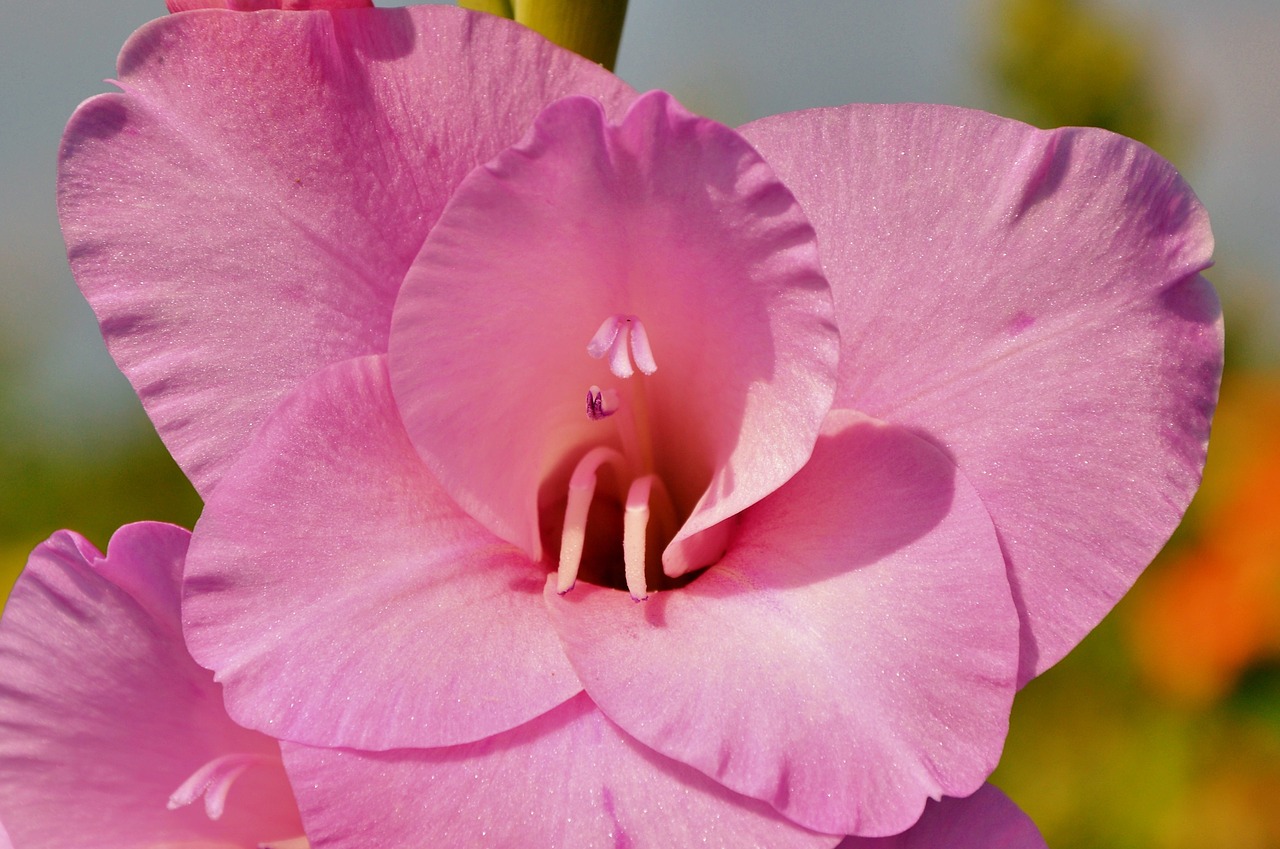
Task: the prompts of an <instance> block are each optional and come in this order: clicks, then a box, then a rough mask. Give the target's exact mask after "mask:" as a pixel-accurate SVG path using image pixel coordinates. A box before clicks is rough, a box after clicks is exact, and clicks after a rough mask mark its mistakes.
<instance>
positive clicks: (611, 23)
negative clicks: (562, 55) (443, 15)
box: [458, 0, 627, 71]
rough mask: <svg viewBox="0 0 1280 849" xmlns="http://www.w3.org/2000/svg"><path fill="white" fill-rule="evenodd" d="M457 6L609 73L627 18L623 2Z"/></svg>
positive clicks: (462, 1) (470, 1) (506, 1)
mask: <svg viewBox="0 0 1280 849" xmlns="http://www.w3.org/2000/svg"><path fill="white" fill-rule="evenodd" d="M458 5H459V6H462V7H463V8H464V9H474V10H476V11H478V12H488V13H489V14H491V15H500V16H502V17H504V18H511V19H512V20H515V21H516V22H518V23H522V24H524V25H525V26H527V27H528V28H529V29H531V30H534V31H536V32H539V33H542V35H544V36H546V37H547V38H548V39H550V40H551V41H554V42H555V43H556V44H558V45H560V46H561V47H564V48H567V49H569V50H572V51H573V52H575V53H578V54H580V55H582V56H585V57H587V58H588V59H590V60H591V61H593V62H598V63H599V64H601V65H604V66H605V67H606V68H608V69H609V70H611V71H612V70H613V66H614V63H615V62H616V61H617V58H618V43H619V42H620V41H621V40H622V22H623V19H625V18H626V16H627V0H458Z"/></svg>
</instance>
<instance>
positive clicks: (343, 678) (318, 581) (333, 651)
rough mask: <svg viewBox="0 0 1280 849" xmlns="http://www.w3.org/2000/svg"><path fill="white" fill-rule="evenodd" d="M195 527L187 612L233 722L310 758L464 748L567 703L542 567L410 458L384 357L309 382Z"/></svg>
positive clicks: (568, 676)
mask: <svg viewBox="0 0 1280 849" xmlns="http://www.w3.org/2000/svg"><path fill="white" fill-rule="evenodd" d="M259 433H260V435H259V437H258V439H256V440H255V442H254V443H253V445H251V446H250V447H249V448H248V449H247V450H246V451H245V453H244V454H243V455H242V457H241V459H240V460H239V461H238V462H237V463H236V464H235V465H233V466H232V467H231V468H230V469H228V471H227V474H226V476H225V477H224V479H223V483H221V484H220V485H219V486H218V489H217V490H216V491H215V492H214V494H213V496H212V497H211V498H210V499H209V502H208V504H207V505H206V507H205V511H204V515H203V516H202V517H201V519H200V522H199V524H198V525H196V531H195V537H194V539H193V541H192V545H191V555H190V557H189V558H188V561H187V580H186V585H185V588H184V589H185V593H186V600H185V603H184V608H183V614H184V616H185V619H186V623H185V624H186V629H187V632H186V633H187V639H188V641H189V642H190V645H191V651H192V654H193V655H194V656H195V657H196V659H197V660H199V661H200V662H201V663H203V664H204V665H206V666H208V667H209V668H211V669H213V670H214V671H216V672H217V674H218V680H219V681H221V682H222V683H223V684H224V685H225V687H226V693H227V695H226V698H227V705H228V710H229V712H230V713H231V715H232V716H234V717H235V718H236V719H237V721H239V722H241V723H242V724H244V725H247V726H249V727H252V728H258V729H262V730H265V731H268V732H269V733H271V734H272V735H273V736H276V737H281V738H288V739H290V740H297V741H301V742H307V743H312V744H316V745H335V746H354V747H358V748H365V749H385V748H390V747H396V746H438V745H451V744H454V743H460V742H468V741H471V740H476V739H479V738H481V737H487V736H489V735H491V734H494V733H497V732H499V731H504V730H506V729H508V728H512V727H514V726H515V725H518V724H520V723H522V722H525V721H526V720H529V719H531V718H533V717H534V716H537V715H538V714H540V713H543V712H545V711H547V710H549V709H550V708H552V707H554V706H555V705H558V704H560V703H561V702H563V701H564V700H565V699H568V698H570V697H571V696H573V695H574V694H575V693H577V692H579V690H580V689H581V685H579V684H578V681H577V678H576V677H575V676H574V674H573V670H572V669H571V668H570V667H569V665H568V662H567V660H566V659H565V657H564V654H563V651H562V649H561V648H560V644H559V641H558V640H557V639H556V637H555V634H554V633H553V632H552V630H551V626H550V625H549V623H548V622H547V620H546V613H545V610H544V608H543V603H542V597H541V593H542V584H543V581H544V579H545V577H546V569H545V568H544V567H542V566H539V565H538V564H536V563H533V562H531V561H530V560H529V559H528V558H526V557H525V556H524V555H523V554H521V553H520V552H519V551H517V550H516V549H514V548H513V547H512V546H510V545H507V544H505V543H502V542H501V541H499V540H497V539H495V538H494V537H493V536H492V535H491V534H489V532H488V531H486V530H484V528H482V527H480V525H478V524H477V523H476V522H475V521H473V520H472V519H471V518H469V517H468V516H466V515H465V514H464V513H462V512H461V511H460V510H458V508H457V507H456V506H455V505H454V504H453V503H452V502H451V501H449V499H448V497H447V496H446V495H445V494H444V492H443V491H442V490H441V489H440V487H439V485H438V484H437V483H436V482H435V481H434V480H433V479H432V477H431V476H430V474H429V473H428V472H427V471H426V469H425V468H424V467H423V465H422V463H421V461H419V460H418V457H417V454H416V453H415V452H414V450H413V446H412V445H410V444H409V440H408V438H407V437H406V436H405V433H404V428H403V426H402V425H401V424H400V420H399V419H398V418H397V417H396V412H395V407H394V404H393V402H392V400H391V395H390V390H389V388H388V386H387V379H386V373H385V366H384V360H383V358H382V357H366V358H362V359H358V360H351V361H348V362H345V363H340V364H338V365H336V366H333V367H331V368H329V369H327V370H325V371H323V372H321V373H319V374H317V375H315V376H314V377H312V378H311V379H309V380H308V381H306V382H305V383H303V384H302V386H301V387H299V388H298V389H297V390H296V391H295V392H294V393H293V394H291V395H290V396H289V397H288V398H287V399H286V400H285V401H284V402H283V403H282V404H281V406H280V407H279V409H278V410H277V411H276V412H275V413H274V414H272V416H271V417H270V418H268V419H267V421H266V422H265V423H264V424H263V426H262V428H261V429H260V431H259Z"/></svg>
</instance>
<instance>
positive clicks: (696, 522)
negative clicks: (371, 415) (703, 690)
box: [389, 92, 838, 574]
mask: <svg viewBox="0 0 1280 849" xmlns="http://www.w3.org/2000/svg"><path fill="white" fill-rule="evenodd" d="M606 119H607V116H606V115H605V114H604V113H603V112H602V111H601V109H600V107H599V105H598V104H596V103H595V102H594V101H591V100H588V99H586V98H568V99H565V100H563V101H560V102H558V103H556V104H555V105H553V106H551V107H550V108H548V109H547V110H546V111H544V112H543V113H542V115H540V116H539V118H538V121H537V123H536V124H535V125H534V127H533V129H532V131H531V132H530V133H529V135H528V136H527V137H526V138H525V139H524V140H523V141H522V142H521V143H520V144H518V145H516V146H514V147H512V148H510V149H508V150H507V151H505V152H503V153H502V154H501V155H500V156H499V157H498V158H497V159H495V160H494V161H493V162H490V163H489V164H487V165H486V166H485V167H483V168H480V169H477V170H476V171H474V172H473V173H472V174H471V175H470V176H469V177H468V178H467V179H466V180H465V181H463V183H462V185H461V186H460V187H459V189H458V191H457V193H456V194H455V195H454V197H453V199H452V200H451V201H450V204H449V207H448V208H447V209H446V211H445V213H444V215H443V217H442V218H441V220H440V222H439V224H438V225H437V226H436V228H435V229H434V230H433V231H432V232H431V235H430V236H429V237H428V238H427V241H426V244H425V245H424V246H423V250H422V253H421V254H420V255H419V257H418V259H417V260H416V261H415V263H414V266H413V268H412V269H410V271H409V274H408V276H407V277H406V279H405V284H404V289H403V292H402V294H401V296H400V300H399V302H398V303H397V304H396V309H395V316H394V319H393V324H392V331H391V348H390V354H389V361H390V364H391V377H392V387H393V389H394V391H395V395H396V401H397V402H398V404H399V405H400V409H401V412H402V415H403V416H404V420H405V426H406V428H407V429H408V431H409V435H410V437H411V438H412V439H413V440H414V444H415V445H417V446H418V448H419V449H420V450H421V452H422V454H423V456H424V458H425V459H426V461H427V463H428V465H429V466H430V467H431V468H432V470H433V471H435V472H436V473H437V475H438V476H439V478H440V480H441V482H442V483H443V484H444V486H445V488H446V489H447V490H448V491H449V492H450V494H451V495H453V496H454V498H455V499H457V501H458V502H459V504H461V505H462V507H463V509H465V510H467V512H469V513H470V514H471V515H473V516H475V517H476V518H477V519H479V520H480V521H481V522H483V523H484V524H485V525H486V526H487V527H489V528H490V529H491V530H493V531H494V532H495V533H497V534H498V535H499V536H501V537H503V538H504V539H507V540H509V541H511V542H513V543H515V544H517V545H519V546H521V547H522V548H523V549H525V550H526V551H528V552H530V554H531V555H533V556H535V557H536V556H538V555H539V553H540V550H541V540H540V536H539V518H538V508H539V490H540V487H542V486H543V485H544V484H548V482H549V486H548V490H549V491H550V492H551V493H552V494H555V493H557V492H558V493H559V494H560V496H561V497H563V488H562V486H563V484H564V483H565V482H566V481H567V471H568V467H570V466H571V465H572V463H574V462H576V461H577V460H578V459H579V458H580V457H581V455H582V454H584V453H586V451H587V450H588V449H589V448H590V447H592V446H593V445H595V444H600V443H602V442H605V441H609V442H613V443H614V444H615V445H616V444H617V439H618V437H617V436H612V435H610V434H611V432H612V430H613V426H612V424H610V425H602V424H601V423H599V422H596V421H592V420H591V419H590V418H589V417H588V416H586V415H585V414H584V410H583V403H582V397H583V392H584V391H585V390H586V389H587V388H588V387H589V386H592V385H599V386H602V387H608V386H616V388H617V389H618V391H619V393H620V394H621V397H622V404H623V406H624V409H623V411H622V412H620V413H618V414H617V415H615V416H614V417H612V418H611V419H609V420H608V421H609V422H611V423H616V422H620V421H623V420H624V419H627V418H628V416H629V415H632V414H631V413H629V412H628V408H629V409H632V410H636V409H640V408H643V409H644V410H647V412H645V413H637V414H635V415H641V416H642V417H643V419H644V421H643V422H641V423H640V425H639V426H640V427H641V428H647V430H648V433H647V434H646V433H642V434H641V435H640V439H641V440H642V441H648V442H650V443H651V450H652V455H653V462H654V464H655V465H656V469H654V470H656V471H657V472H658V474H659V475H660V476H661V477H662V478H663V479H664V480H665V481H666V484H667V486H668V488H669V489H670V490H671V492H672V494H673V497H674V499H675V501H676V502H677V506H678V507H682V508H683V510H684V512H686V513H688V512H690V511H691V512H692V515H691V516H690V517H689V519H688V521H687V522H686V523H685V526H684V528H683V529H682V530H681V531H680V533H679V534H678V535H677V536H676V540H675V542H674V546H675V548H676V549H677V550H679V549H681V548H682V547H683V546H684V545H685V542H684V541H685V539H686V538H689V537H691V536H692V535H693V534H695V533H696V532H698V531H701V530H703V529H705V528H708V527H711V526H712V525H715V524H716V523H717V522H720V521H723V520H724V519H727V518H728V517H730V516H732V515H734V514H735V513H737V512H739V511H740V510H742V508H744V507H746V506H747V505H748V504H751V503H752V502H754V501H756V500H758V499H759V498H761V497H762V496H763V495H765V494H767V493H768V492H770V491H772V490H773V489H776V488H777V486H778V485H779V484H781V483H782V482H783V481H785V480H786V479H787V478H788V477H790V476H791V475H792V474H794V473H795V471H796V470H797V469H798V468H799V467H800V466H801V465H802V464H803V463H804V461H805V460H806V459H808V456H809V452H810V450H811V449H812V446H813V440H814V439H815V438H816V435H817V431H818V428H819V426H820V425H821V422H822V417H823V415H824V414H825V413H826V411H827V409H828V407H829V406H830V398H831V392H832V391H834V381H835V369H836V356H837V351H838V342H837V338H836V333H835V328H834V325H833V324H832V323H831V313H830V308H831V305H830V296H829V294H828V292H827V286H826V282H825V281H824V280H823V279H822V275H821V272H820V270H819V263H818V257H817V253H816V250H815V244H814V240H813V232H812V230H811V228H810V227H809V224H808V222H807V221H806V220H805V218H804V216H803V214H802V213H801V212H800V210H799V208H798V207H797V206H796V203H795V201H794V199H793V198H792V197H791V195H790V193H788V192H787V190H786V189H785V188H784V187H783V186H782V185H781V184H780V183H779V182H778V181H777V179H776V178H775V177H774V176H773V173H772V172H771V171H770V170H769V168H768V166H767V165H765V164H764V162H762V161H761V160H760V158H759V156H757V155H756V153H755V152H754V151H753V150H752V149H751V148H750V146H749V145H747V144H746V143H745V142H743V140H742V139H741V138H740V137H739V136H738V135H737V134H736V133H735V132H733V131H732V130H730V129H728V128H727V127H724V126H721V125H720V124H717V123H715V122H713V121H709V120H706V119H704V118H698V117H695V116H693V115H690V114H689V113H687V112H685V111H684V110H683V109H682V108H681V107H680V106H679V105H678V104H676V103H675V102H674V101H673V100H671V98H670V96H669V95H667V94H665V93H663V92H652V93H650V94H647V95H644V96H643V97H642V98H640V99H639V100H638V101H636V103H635V105H634V106H633V107H632V108H631V110H630V111H629V112H628V113H627V114H626V116H625V117H624V118H623V119H622V121H621V122H620V123H619V124H616V125H614V124H609V123H607V120H606ZM618 314H622V315H635V316H637V317H639V319H640V320H641V321H642V323H643V324H642V326H643V328H644V331H647V332H646V333H645V336H646V337H647V341H648V343H649V347H650V348H651V349H652V352H653V358H654V359H655V360H656V361H657V363H658V364H659V367H658V369H657V371H656V373H655V374H653V375H652V376H646V377H642V376H640V375H638V374H637V375H636V376H634V377H632V378H630V379H627V380H619V379H618V378H616V377H615V376H614V375H613V374H611V373H610V371H609V366H608V363H607V361H606V360H597V359H594V358H592V357H590V356H588V355H587V351H586V349H587V345H588V343H589V342H591V341H592V340H593V338H594V337H595V335H596V333H597V331H598V330H599V329H600V328H601V322H602V321H604V320H605V319H608V318H609V317H610V316H613V315H618ZM632 347H633V348H634V347H635V341H634V338H633V339H632ZM640 350H642V351H643V345H641V346H640ZM641 359H643V358H641ZM638 365H643V363H638ZM640 392H643V396H644V398H643V400H641V399H640V398H639V397H638V396H637V393H640ZM618 447H625V446H621V445H619V446H618ZM557 471H559V474H557ZM690 544H692V543H690ZM669 559H670V560H672V561H673V562H683V558H682V557H681V555H680V554H679V553H675V552H673V553H672V555H671V557H670V558H669ZM695 565H698V566H701V565H706V561H703V562H701V563H697V564H695ZM683 571H685V570H684V568H673V569H672V570H669V574H679V573H680V572H683Z"/></svg>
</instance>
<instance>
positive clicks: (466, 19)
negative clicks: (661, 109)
mask: <svg viewBox="0 0 1280 849" xmlns="http://www.w3.org/2000/svg"><path fill="white" fill-rule="evenodd" d="M119 74H120V81H119V85H120V86H121V88H123V89H124V93H122V94H106V95H102V96H99V97H96V98H94V99H92V100H90V101H89V102H88V103H86V104H85V105H83V106H82V107H81V108H80V110H79V111H78V112H77V113H76V114H75V116H74V117H73V118H72V120H71V123H70V125H69V126H68V128H67V133H66V135H65V137H64V139H63V149H62V155H61V163H60V168H59V206H60V214H61V218H62V226H63V233H64V236H65V238H66V240H67V246H68V252H69V255H70V258H71V264H72V268H73V270H74V272H75V275H76V278H77V280H78V281H79V283H80V286H81V288H82V289H83V290H84V292H85V295H86V297H87V298H88V299H89V302H90V304H91V305H92V306H93V308H94V311H95V312H96V313H97V315H98V319H99V321H100V322H101V324H102V329H103V334H104V336H105V337H106V339H107V344H108V347H109V348H110V350H111V352H112V355H113V356H114V357H115V358H116V361H117V362H118V363H119V365H120V367H121V368H122V369H123V370H124V372H125V374H126V375H127V376H128V377H129V379H130V381H131V382H132V383H133V385H134V387H135V389H137V391H138V393H139V395H140V396H141V397H142V400H143V404H144V405H145V406H146V408H147V411H148V413H149V414H150V415H151V417H152V419H153V420H154V421H155V422H156V425H157V427H158V428H159V430H160V433H161V436H162V437H163V438H164V439H165V441H166V444H167V445H168V446H169V448H170V450H171V451H172V452H173V454H174V455H175V457H176V458H177V460H178V462H179V463H180V464H181V465H182V467H183V468H184V469H185V470H186V471H187V473H188V474H189V475H190V476H191V477H192V479H193V480H194V481H195V482H196V484H197V486H198V487H199V488H200V489H201V491H202V492H204V493H207V492H208V491H209V489H210V488H211V487H212V486H213V484H214V483H215V482H216V481H217V479H218V477H219V476H220V475H221V473H222V471H223V470H224V469H225V468H226V466H227V464H229V463H230V462H231V461H232V460H233V459H234V458H235V456H236V455H237V454H238V453H239V452H240V451H241V450H242V449H243V447H244V446H245V445H246V444H248V441H249V438H250V436H251V434H252V433H253V431H254V429H255V427H256V426H257V425H258V424H259V423H260V422H261V421H262V419H263V418H265V417H266V415H267V414H268V413H270V412H271V410H272V409H273V408H274V407H275V405H276V403H277V401H278V400H279V399H280V398H281V397H282V396H283V395H284V394H285V393H286V392H287V391H288V390H289V389H291V388H292V387H293V386H294V385H296V384H297V383H298V382H299V381H300V380H302V379H303V378H305V377H306V376H307V375H309V374H311V373H312V372H314V371H316V370H318V369H320V368H322V367H324V366H326V365H328V364H330V363H333V362H337V361H340V360H343V359H346V358H348V357H352V356H357V355H361V354H367V353H383V352H385V351H386V344H387V331H388V327H389V324H390V319H391V307H392V304H393V302H394V300H395V297H396V292H397V291H398V290H399V287H400V282H401V279H402V278H403V277H404V273H405V271H406V270H407V269H408V267H409V264H410V262H412V260H413V258H414V256H415V255H416V254H417V252H418V249H419V248H420V247H421V245H422V240H423V238H424V237H425V236H426V234H427V231H428V230H429V229H430V228H431V226H432V225H433V224H434V223H435V221H436V219H437V218H438V217H439V215H440V211H441V209H442V208H443V206H444V204H445V201H446V200H447V199H448V197H449V195H450V194H451V193H452V192H453V189H454V187H455V186H456V185H457V183H458V182H459V181H460V180H461V179H462V177H463V176H464V175H465V174H466V173H467V172H468V171H470V170H471V169H472V168H473V167H475V165H477V164H478V163H480V162H483V161H485V160H487V159H489V158H491V157H492V156H494V155H495V154H496V153H498V151H500V150H502V149H503V148H504V147H506V146H507V145H509V144H511V143H512V142H514V141H515V140H516V139H518V138H519V137H520V135H521V134H522V133H523V132H524V131H525V130H526V129H527V128H528V126H529V124H530V122H531V121H532V120H533V118H534V116H535V115H537V113H538V111H539V110H540V109H541V108H542V107H543V106H544V105H545V104H547V103H549V102H551V101H552V100H555V99H556V98H559V97H561V96H563V95H565V94H568V93H575V92H576V93H582V94H587V95H591V96H596V97H600V98H602V99H603V100H604V101H605V102H606V103H607V104H609V108H611V109H617V108H620V107H621V106H622V105H623V104H625V103H626V102H628V101H629V100H630V99H631V98H632V97H633V96H634V95H633V93H632V92H631V90H630V89H629V88H628V87H627V86H626V85H625V84H624V83H622V82H621V81H619V80H618V79H617V78H616V77H614V76H613V75H611V74H609V73H608V72H607V71H605V70H604V69H602V68H600V67H599V66H597V65H594V64H592V63H591V62H588V61H586V60H583V59H581V58H580V57H577V56H574V55H573V54H571V53H569V52H568V51H565V50H561V49H560V48H557V47H555V46H553V45H551V44H550V43H549V42H547V41H545V40H543V39H542V38H541V37H539V36H537V35H535V34H534V33H532V32H530V31H529V30H527V29H525V28H523V27H520V26H517V25H516V24H514V23H512V22H510V21H505V20H501V19H499V18H496V17H494V16H490V15H477V14H471V13H467V12H463V11H461V10H458V9H451V8H445V7H440V6H429V7H417V8H412V9H374V10H362V9H357V10H349V11H341V10H339V11H333V12H325V13H323V14H322V13H318V12H317V13H306V12H290V13H287V14H286V13H270V12H262V13H258V14H252V15H247V14H236V15H232V14H212V13H211V14H184V15H174V16H172V17H168V18H164V19H162V20H159V21H155V22H153V23H151V24H149V25H147V26H146V27H144V28H142V29H141V30H139V31H138V33H137V34H135V35H134V37H133V38H132V39H131V40H130V42H129V43H128V44H127V45H126V46H125V49H124V51H123V52H122V54H121V57H120V69H119Z"/></svg>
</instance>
